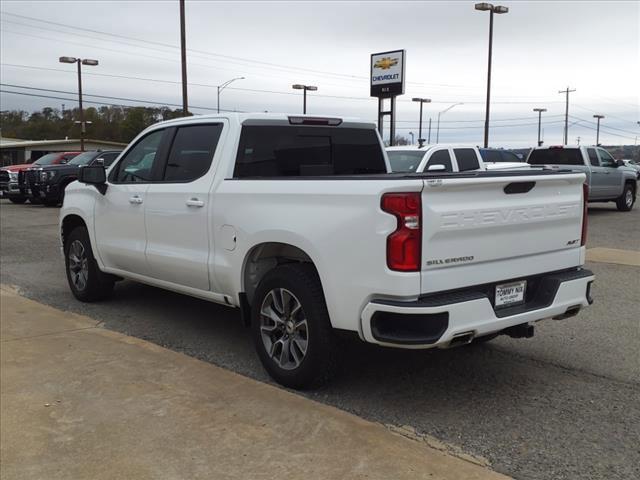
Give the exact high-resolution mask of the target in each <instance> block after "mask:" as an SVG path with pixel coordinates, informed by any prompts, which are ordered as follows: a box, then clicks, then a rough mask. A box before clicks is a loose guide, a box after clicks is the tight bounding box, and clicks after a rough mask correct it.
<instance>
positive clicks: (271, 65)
mask: <svg viewBox="0 0 640 480" xmlns="http://www.w3.org/2000/svg"><path fill="white" fill-rule="evenodd" d="M0 13H2V14H4V15H9V16H12V17H17V18H23V19H27V20H31V21H35V22H40V23H46V24H49V25H55V26H58V27H65V28H69V29H71V30H73V31H74V32H75V31H78V30H80V31H85V32H89V33H92V34H99V35H105V36H109V37H113V38H119V39H125V40H132V41H134V42H139V43H145V44H149V45H156V46H160V47H164V48H171V49H179V48H180V47H179V46H178V45H173V44H170V43H163V42H156V41H152V40H145V39H141V38H136V37H130V36H127V35H118V34H114V33H110V32H104V31H101V30H96V29H92V28H84V27H79V26H76V25H69V24H65V23H60V22H53V21H50V20H43V19H40V18H36V17H30V16H27V15H19V14H16V13H10V12H6V11H0ZM5 21H6V20H5ZM14 23H17V22H14ZM36 28H38V27H36ZM65 33H69V34H71V35H75V34H76V33H73V32H65ZM140 48H147V47H140ZM155 50H157V49H155ZM157 51H159V50H157ZM187 51H188V52H192V53H197V54H201V55H207V56H212V57H219V58H225V59H229V60H236V61H240V62H246V63H254V64H256V65H264V66H265V67H269V68H278V69H284V70H290V71H295V72H309V73H315V74H319V75H322V76H323V77H326V76H327V75H332V76H336V77H338V78H342V79H345V80H358V81H362V80H367V81H368V77H366V76H364V75H353V74H346V73H338V72H331V71H326V70H315V69H310V68H304V67H294V66H291V65H285V64H278V63H273V62H265V61H261V60H255V59H250V58H243V57H237V56H233V55H225V54H221V53H215V52H209V51H206V50H197V49H191V48H190V49H187ZM407 83H408V84H411V85H420V86H427V87H429V86H437V87H453V88H473V87H472V86H471V85H455V84H446V83H423V82H407Z"/></svg>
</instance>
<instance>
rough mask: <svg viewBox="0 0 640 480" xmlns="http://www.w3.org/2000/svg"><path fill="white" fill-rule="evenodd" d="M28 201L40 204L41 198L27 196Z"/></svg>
mask: <svg viewBox="0 0 640 480" xmlns="http://www.w3.org/2000/svg"><path fill="white" fill-rule="evenodd" d="M29 203H31V204H32V205H42V199H40V198H34V197H31V198H29Z"/></svg>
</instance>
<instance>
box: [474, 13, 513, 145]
mask: <svg viewBox="0 0 640 480" xmlns="http://www.w3.org/2000/svg"><path fill="white" fill-rule="evenodd" d="M475 9H476V10H481V11H483V12H484V11H488V12H489V61H488V66H487V106H486V109H485V119H484V148H487V147H488V146H489V104H490V100H491V52H492V50H493V14H494V13H497V14H501V13H508V12H509V9H508V8H507V7H503V6H501V5H492V4H491V3H476V5H475Z"/></svg>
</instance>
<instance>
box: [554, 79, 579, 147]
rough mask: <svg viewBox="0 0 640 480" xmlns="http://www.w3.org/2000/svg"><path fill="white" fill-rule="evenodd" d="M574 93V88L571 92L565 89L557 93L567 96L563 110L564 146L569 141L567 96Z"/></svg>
mask: <svg viewBox="0 0 640 480" xmlns="http://www.w3.org/2000/svg"><path fill="white" fill-rule="evenodd" d="M575 91H576V89H575V88H574V89H573V90H569V87H567V89H566V90H560V91H559V92H558V93H564V94H566V96H567V97H566V98H567V99H566V105H565V110H564V144H565V145H566V144H567V142H568V141H569V94H570V93H571V92H575Z"/></svg>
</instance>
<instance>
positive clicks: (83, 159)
mask: <svg viewBox="0 0 640 480" xmlns="http://www.w3.org/2000/svg"><path fill="white" fill-rule="evenodd" d="M95 156H96V152H84V153H81V154H80V155H78V156H75V157H73V159H72V160H71V161H69V165H86V164H88V163H89V162H90V161H91V160H93V158H94V157H95Z"/></svg>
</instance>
